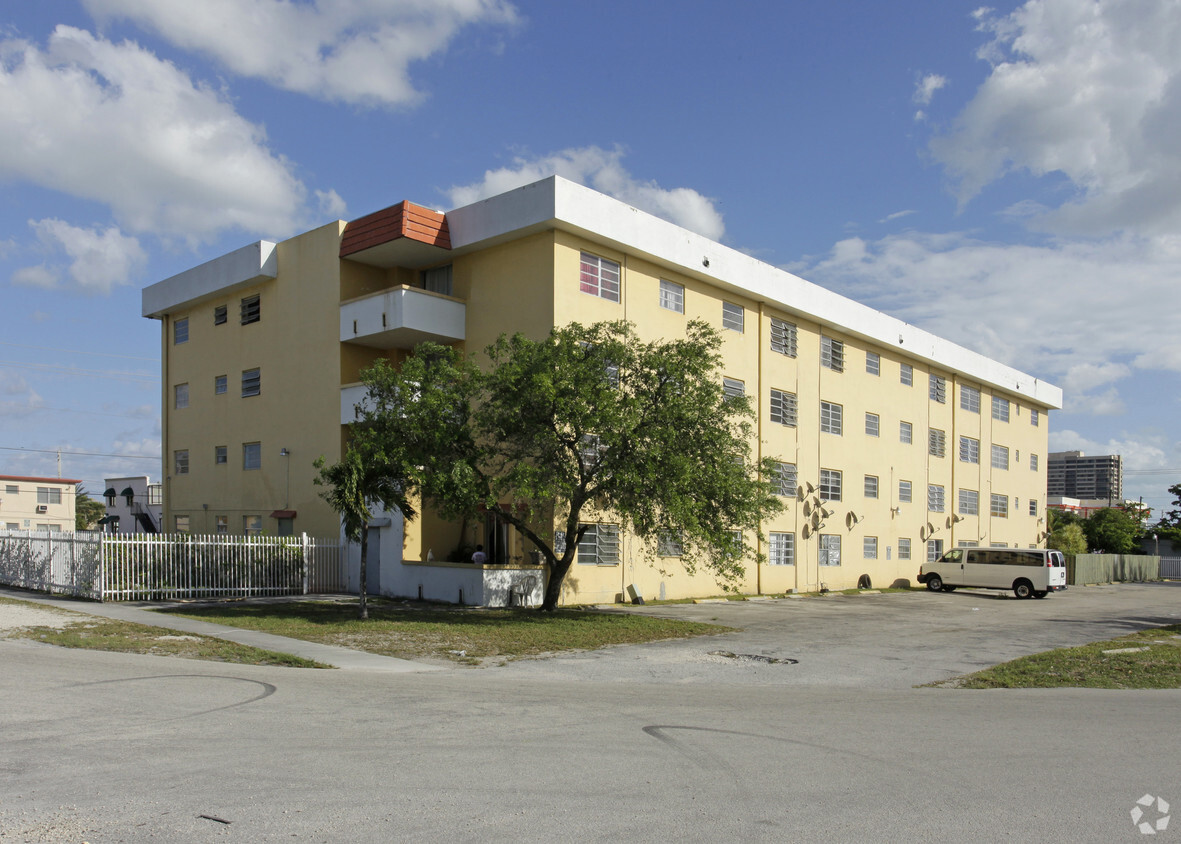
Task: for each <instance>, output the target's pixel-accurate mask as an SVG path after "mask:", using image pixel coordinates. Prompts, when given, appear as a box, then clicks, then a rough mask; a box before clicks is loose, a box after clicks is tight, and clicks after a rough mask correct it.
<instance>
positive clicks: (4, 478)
mask: <svg viewBox="0 0 1181 844" xmlns="http://www.w3.org/2000/svg"><path fill="white" fill-rule="evenodd" d="M0 481H28V482H30V483H49V484H75V485H77V484H80V483H82V481H75V480H72V479H70V478H31V477H25V476H24V475H0Z"/></svg>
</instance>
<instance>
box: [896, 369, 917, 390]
mask: <svg viewBox="0 0 1181 844" xmlns="http://www.w3.org/2000/svg"><path fill="white" fill-rule="evenodd" d="M898 381H899V382H900V383H902V384H905V385H906V386H908V387H910V386H913V385H914V367H913V366H911V365H910V364H909V363H904V364H901V365H900V366H899V367H898Z"/></svg>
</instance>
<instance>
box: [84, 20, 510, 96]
mask: <svg viewBox="0 0 1181 844" xmlns="http://www.w3.org/2000/svg"><path fill="white" fill-rule="evenodd" d="M84 4H85V6H86V8H87V9H88V10H89V11H90V12H91V14H93V15H94V16H95V17H96V18H98V19H99V20H106V19H113V18H128V19H130V20H133V21H135V22H136V23H137V24H139V25H141V26H144V27H147V28H149V29H152V30H154V31H155V32H157V33H159V34H160V35H161V36H162V37H164V38H165V39H167V40H168V41H170V42H172V43H173V44H175V45H176V46H178V47H180V48H182V49H185V50H193V51H198V52H202V53H206V54H208V55H211V56H213V57H214V58H216V59H217V60H218V61H220V62H221V63H222V64H224V65H225V66H226V67H227V68H229V69H230V70H231V71H233V72H234V73H237V74H239V75H242V76H252V77H258V78H261V79H265V80H266V81H267V82H269V83H271V84H272V85H275V86H277V87H280V88H284V89H286V90H289V91H297V92H300V93H304V94H309V95H311V96H314V97H319V98H321V99H325V100H339V101H343V102H348V103H357V104H363V105H404V104H412V103H415V102H417V101H418V100H419V99H421V97H422V95H421V93H420V92H419V91H418V90H416V89H415V87H414V84H413V83H412V82H411V79H410V72H409V68H410V64H411V63H412V62H415V61H421V60H423V59H426V58H428V57H429V56H432V55H434V54H436V53H439V52H441V51H443V50H445V49H446V48H447V46H448V45H449V44H450V43H451V41H452V40H453V39H454V38H455V36H456V34H457V33H458V32H459V31H460V30H461V29H462V28H463V27H465V26H470V25H474V24H490V25H500V26H504V25H512V24H514V23H516V21H517V13H516V10H515V9H514V8H513V6H512V5H511V4H510V3H508V2H506V1H505V0H429V2H428V0H313V2H301V3H294V2H289V0H201V2H199V3H194V2H192V0H84Z"/></svg>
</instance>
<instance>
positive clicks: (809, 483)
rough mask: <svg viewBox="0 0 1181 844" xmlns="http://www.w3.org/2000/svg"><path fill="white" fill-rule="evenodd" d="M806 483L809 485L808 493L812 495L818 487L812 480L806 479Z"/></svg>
mask: <svg viewBox="0 0 1181 844" xmlns="http://www.w3.org/2000/svg"><path fill="white" fill-rule="evenodd" d="M804 483H806V484H807V485H808V495H811V494H812V493H814V492H815V491H816V487H814V486H812V482H811V481H804Z"/></svg>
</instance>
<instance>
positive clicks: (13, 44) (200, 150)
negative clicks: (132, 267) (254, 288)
mask: <svg viewBox="0 0 1181 844" xmlns="http://www.w3.org/2000/svg"><path fill="white" fill-rule="evenodd" d="M193 5H194V7H196V5H197V4H193ZM0 114H3V115H4V119H3V120H0V179H19V180H22V181H26V182H30V183H33V184H36V185H39V186H42V187H45V188H50V189H53V190H58V191H62V192H64V193H67V194H70V195H72V196H76V197H81V198H85V199H90V200H96V201H98V202H102V203H106V204H107V205H109V206H110V207H111V209H112V210H113V212H114V214H115V217H116V219H117V220H118V222H119V223H120V225H121V226H122V228H124V229H127V230H130V231H132V232H135V233H145V232H154V233H159V234H164V235H180V236H183V237H185V238H187V239H189V240H190V241H192V242H196V241H200V240H204V239H208V238H211V237H212V236H214V235H215V234H216V233H218V232H220V231H222V230H224V229H227V228H232V227H241V228H243V229H246V230H248V231H252V232H253V231H261V232H265V233H267V234H268V235H271V236H282V235H286V234H289V233H291V232H293V231H294V230H296V229H297V228H298V224H299V218H300V216H301V214H302V213H303V209H304V200H305V196H306V193H307V192H306V190H305V188H304V186H303V185H302V184H301V183H300V182H299V180H297V179H296V178H295V177H294V176H293V175H292V172H291V165H290V164H289V162H287V161H286V160H285V159H283V158H282V157H281V156H276V155H275V154H273V153H272V152H270V150H268V149H267V147H266V145H265V142H266V137H265V132H264V131H263V129H262V128H261V127H259V126H257V125H255V124H252V123H250V122H249V121H247V120H245V119H243V118H242V117H241V116H240V115H238V114H237V113H236V112H235V110H234V108H233V106H232V105H231V104H230V103H229V102H227V101H226V100H225V99H224V98H223V97H222V96H221V95H219V94H218V93H217V92H216V91H213V90H210V89H209V88H207V87H204V86H201V85H199V84H195V83H194V82H193V81H192V80H191V79H190V78H189V77H188V76H187V75H186V74H185V73H183V72H182V71H180V70H179V69H177V68H176V67H175V66H174V65H172V64H171V63H169V62H166V61H162V60H161V59H159V58H157V57H156V56H155V55H153V54H152V53H150V52H149V51H147V50H145V49H143V48H141V47H140V46H138V45H136V44H133V43H130V42H123V43H120V44H114V43H111V42H109V41H105V40H103V39H101V38H97V37H95V36H94V35H92V34H90V33H88V32H85V31H83V30H79V29H75V28H72V27H68V26H58V27H57V28H56V29H55V30H54V32H53V35H52V36H51V37H50V39H49V42H48V45H47V47H46V49H45V50H41V49H39V48H37V47H36V46H34V45H32V44H30V43H28V42H25V41H11V40H10V41H5V42H3V43H0Z"/></svg>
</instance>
